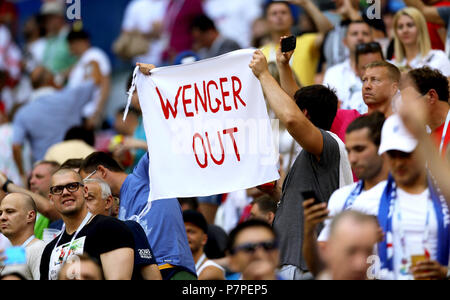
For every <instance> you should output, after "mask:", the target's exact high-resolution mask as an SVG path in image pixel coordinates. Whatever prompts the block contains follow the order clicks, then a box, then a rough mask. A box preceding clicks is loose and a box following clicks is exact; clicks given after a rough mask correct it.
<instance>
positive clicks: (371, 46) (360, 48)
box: [356, 42, 381, 53]
mask: <svg viewBox="0 0 450 300" xmlns="http://www.w3.org/2000/svg"><path fill="white" fill-rule="evenodd" d="M375 51H381V45H380V44H379V43H377V42H370V43H364V44H358V45H356V52H358V53H359V52H375Z"/></svg>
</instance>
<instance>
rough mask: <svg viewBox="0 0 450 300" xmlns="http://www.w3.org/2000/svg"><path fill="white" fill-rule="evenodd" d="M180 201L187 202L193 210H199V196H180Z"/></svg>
mask: <svg viewBox="0 0 450 300" xmlns="http://www.w3.org/2000/svg"><path fill="white" fill-rule="evenodd" d="M178 202H179V203H180V205H183V204H186V205H188V206H189V209H191V210H198V199H197V197H189V198H178Z"/></svg>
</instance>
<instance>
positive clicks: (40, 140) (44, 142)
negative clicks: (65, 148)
mask: <svg viewBox="0 0 450 300" xmlns="http://www.w3.org/2000/svg"><path fill="white" fill-rule="evenodd" d="M92 69H93V71H92V74H91V77H92V78H93V82H92V81H89V82H85V83H83V84H81V85H80V86H78V87H66V88H64V89H62V90H59V91H58V90H55V89H54V77H53V75H52V73H50V72H49V71H48V70H46V69H45V68H43V67H38V68H37V69H35V70H34V71H33V73H32V74H31V80H32V84H33V88H34V89H35V99H34V100H32V101H30V102H29V103H28V104H26V105H25V106H23V107H21V108H20V109H19V111H18V112H17V114H16V116H15V118H14V122H13V125H14V137H13V152H14V160H15V161H16V164H17V167H18V168H19V172H20V174H21V175H22V176H24V170H23V162H22V148H23V145H24V143H25V141H29V142H30V144H31V151H32V161H33V162H36V161H38V160H41V159H43V158H44V156H45V153H46V152H47V150H48V149H49V148H50V147H51V146H52V145H54V144H56V143H59V142H61V141H62V140H63V138H64V135H65V134H66V132H67V131H68V130H69V129H70V128H72V127H74V126H77V125H80V124H81V122H82V107H83V105H84V104H86V103H87V102H89V100H90V99H91V97H92V94H93V92H94V90H95V87H96V84H97V85H98V84H100V82H101V79H100V78H101V77H100V71H99V69H98V65H97V64H95V63H92Z"/></svg>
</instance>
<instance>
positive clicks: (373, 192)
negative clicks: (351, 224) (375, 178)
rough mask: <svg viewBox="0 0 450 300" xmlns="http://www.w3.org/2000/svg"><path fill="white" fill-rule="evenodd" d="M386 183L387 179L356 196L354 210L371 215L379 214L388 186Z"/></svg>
mask: <svg viewBox="0 0 450 300" xmlns="http://www.w3.org/2000/svg"><path fill="white" fill-rule="evenodd" d="M386 183H387V181H382V182H380V183H379V184H377V185H376V186H375V187H373V188H372V189H370V190H369V191H365V192H363V193H361V195H360V196H359V197H357V198H356V200H355V203H354V204H353V207H352V210H356V211H360V212H363V213H366V214H370V215H378V208H379V205H380V200H381V197H382V196H383V192H384V189H385V188H386Z"/></svg>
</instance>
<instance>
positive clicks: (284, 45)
mask: <svg viewBox="0 0 450 300" xmlns="http://www.w3.org/2000/svg"><path fill="white" fill-rule="evenodd" d="M295 47H297V39H296V38H295V36H293V35H291V36H289V37H286V38H284V39H282V40H281V52H283V53H286V52H290V51H293V50H295Z"/></svg>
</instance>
